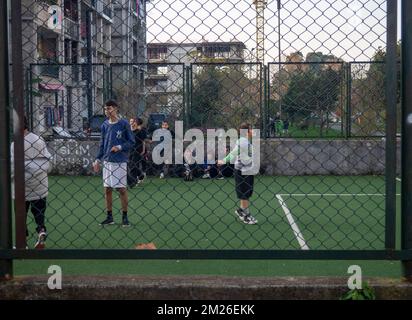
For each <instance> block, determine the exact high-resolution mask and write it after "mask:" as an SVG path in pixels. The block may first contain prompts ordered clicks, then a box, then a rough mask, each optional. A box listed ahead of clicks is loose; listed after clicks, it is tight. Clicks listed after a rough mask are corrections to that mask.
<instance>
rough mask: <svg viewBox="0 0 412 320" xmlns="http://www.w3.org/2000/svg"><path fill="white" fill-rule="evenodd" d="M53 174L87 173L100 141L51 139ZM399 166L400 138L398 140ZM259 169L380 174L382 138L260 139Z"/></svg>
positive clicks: (382, 168) (290, 172) (269, 172)
mask: <svg viewBox="0 0 412 320" xmlns="http://www.w3.org/2000/svg"><path fill="white" fill-rule="evenodd" d="M47 145H48V149H49V151H50V152H51V153H52V155H53V161H52V165H53V170H52V174H60V175H89V174H92V170H91V164H92V162H93V161H94V158H95V156H96V154H97V151H98V146H99V141H97V140H93V141H89V140H85V141H76V140H53V141H48V142H47ZM397 153H398V155H397V158H398V163H397V169H398V172H399V170H400V142H399V141H398V152H397ZM261 172H262V173H264V174H265V175H383V174H384V172H385V141H383V140H294V139H282V140H279V139H270V140H265V141H262V142H261Z"/></svg>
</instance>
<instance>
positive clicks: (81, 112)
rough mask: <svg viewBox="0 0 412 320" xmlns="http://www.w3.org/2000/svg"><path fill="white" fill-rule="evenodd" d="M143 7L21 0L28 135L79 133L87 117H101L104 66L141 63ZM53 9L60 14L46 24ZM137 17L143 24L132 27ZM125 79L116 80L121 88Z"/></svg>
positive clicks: (123, 1)
mask: <svg viewBox="0 0 412 320" xmlns="http://www.w3.org/2000/svg"><path fill="white" fill-rule="evenodd" d="M145 2H146V1H145V0H23V1H22V19H23V25H22V30H23V59H24V66H25V69H26V78H27V81H26V85H27V89H28V90H27V97H26V108H27V114H29V115H31V117H30V122H31V125H32V128H33V130H34V131H36V132H38V133H40V134H43V133H48V132H50V128H51V127H54V126H61V127H64V128H69V129H72V130H78V131H80V130H83V129H84V127H85V126H87V123H88V120H89V119H90V117H91V116H93V115H95V114H102V107H103V103H104V101H105V100H106V99H108V98H110V97H111V96H112V90H111V85H112V84H111V82H110V76H109V75H110V70H109V68H110V64H111V63H113V62H124V63H133V62H135V61H138V60H141V61H144V60H145V46H146V43H145V41H146V40H145V34H146V31H145V28H146V24H145V14H146V11H145ZM141 3H143V5H141ZM56 7H57V8H58V9H59V11H60V12H61V15H59V16H58V15H56V16H55V20H54V21H52V23H51V19H53V14H54V13H53V8H56ZM138 10H140V12H138ZM119 12H120V13H121V14H120V16H119V15H118V13H119ZM125 16H128V17H129V19H124V17H125ZM138 16H140V17H142V19H140V20H144V23H141V22H140V21H139V27H133V26H135V24H133V23H134V22H135V20H133V17H135V18H136V20H137V21H138V20H139V19H138V18H137V17H138ZM53 22H54V24H53ZM119 39H120V40H119ZM127 48H129V49H127ZM134 49H135V50H134ZM126 51H127V52H128V53H127V54H122V52H126ZM120 57H121V58H122V60H119V59H120ZM128 77H129V75H126V74H122V75H119V76H118V80H121V81H123V82H124V83H127V81H128Z"/></svg>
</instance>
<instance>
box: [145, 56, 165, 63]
mask: <svg viewBox="0 0 412 320" xmlns="http://www.w3.org/2000/svg"><path fill="white" fill-rule="evenodd" d="M148 60H149V63H162V62H167V57H166V56H164V57H163V56H149V57H148Z"/></svg>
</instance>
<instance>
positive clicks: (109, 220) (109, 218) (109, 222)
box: [100, 216, 114, 226]
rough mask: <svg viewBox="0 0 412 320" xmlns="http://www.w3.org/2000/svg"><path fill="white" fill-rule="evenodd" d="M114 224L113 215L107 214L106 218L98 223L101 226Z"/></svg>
mask: <svg viewBox="0 0 412 320" xmlns="http://www.w3.org/2000/svg"><path fill="white" fill-rule="evenodd" d="M111 224H114V221H113V217H110V216H107V218H106V220H104V221H103V222H101V223H100V225H101V226H105V225H111Z"/></svg>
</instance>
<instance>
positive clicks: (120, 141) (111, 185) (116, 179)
mask: <svg viewBox="0 0 412 320" xmlns="http://www.w3.org/2000/svg"><path fill="white" fill-rule="evenodd" d="M104 113H105V115H106V116H107V119H106V120H105V121H104V122H103V124H102V127H101V138H100V148H99V153H98V155H97V157H96V161H95V162H94V163H93V170H94V171H95V172H96V173H97V172H99V171H100V166H101V165H103V186H104V190H105V199H106V209H107V217H106V219H105V220H104V221H103V222H102V223H100V225H111V224H114V221H113V208H112V207H113V189H116V190H117V191H118V192H119V194H120V201H121V204H122V226H123V227H128V226H130V223H129V220H128V216H127V207H128V197H127V162H128V161H129V150H130V149H131V148H132V147H133V145H134V143H135V141H134V136H133V134H132V131H131V129H130V125H129V123H128V122H127V121H126V120H124V119H120V116H119V106H118V105H117V103H116V102H115V101H113V100H109V101H107V102H106V104H105V107H104Z"/></svg>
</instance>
